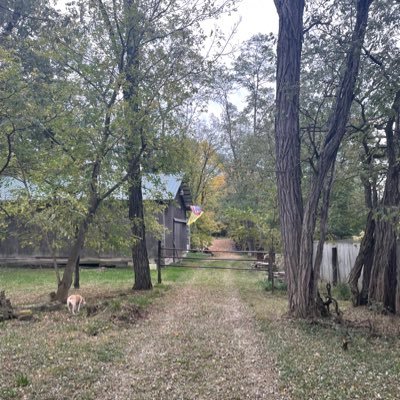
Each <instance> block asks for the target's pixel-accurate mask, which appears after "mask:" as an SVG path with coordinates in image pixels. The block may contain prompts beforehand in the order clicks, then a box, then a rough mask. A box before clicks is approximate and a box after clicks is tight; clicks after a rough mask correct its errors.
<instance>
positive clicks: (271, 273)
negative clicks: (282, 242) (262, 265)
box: [268, 261, 275, 293]
mask: <svg viewBox="0 0 400 400" xmlns="http://www.w3.org/2000/svg"><path fill="white" fill-rule="evenodd" d="M273 268H274V267H273V264H272V262H271V261H270V262H269V263H268V280H269V281H270V282H271V292H272V293H274V290H275V282H274V269H273Z"/></svg>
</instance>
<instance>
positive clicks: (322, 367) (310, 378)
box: [237, 275, 400, 400]
mask: <svg viewBox="0 0 400 400" xmlns="http://www.w3.org/2000/svg"><path fill="white" fill-rule="evenodd" d="M256 281H257V277H243V276H239V275H238V276H237V282H238V286H239V287H240V290H241V294H242V297H243V299H244V300H245V301H246V302H247V304H249V305H250V307H251V309H252V312H253V313H254V315H255V317H256V319H257V321H258V323H259V326H260V329H261V330H262V332H263V333H264V337H265V340H266V343H267V347H268V349H270V351H271V352H272V354H273V355H274V356H275V359H276V363H277V367H278V371H279V376H280V385H281V388H282V390H284V391H285V390H286V391H287V392H288V393H290V394H291V396H292V398H293V399H295V400H296V399H298V400H303V399H318V400H353V399H374V400H375V399H385V400H395V399H399V393H400V383H399V380H398V375H399V371H400V338H399V336H398V335H392V336H388V337H384V336H383V337H374V335H371V334H370V333H369V332H368V330H358V331H357V330H355V329H351V328H350V329H348V330H347V329H346V328H344V327H343V326H342V325H335V324H333V325H332V326H330V327H327V326H326V325H321V324H316V323H313V322H307V321H296V320H293V319H290V318H288V317H287V316H286V310H287V298H286V296H285V295H284V294H282V293H279V292H275V293H274V294H271V293H270V292H266V291H265V290H264V287H263V286H264V285H263V282H260V281H259V282H258V284H257V282H256ZM340 305H341V308H342V309H346V308H348V309H350V305H349V304H348V303H346V302H340ZM352 312H354V310H352ZM368 316H369V318H371V319H373V318H374V316H373V315H371V314H368ZM345 317H346V313H345ZM397 324H398V325H399V321H398V322H397ZM345 338H346V339H347V340H349V344H348V350H347V351H344V350H343V348H342V343H343V339H345Z"/></svg>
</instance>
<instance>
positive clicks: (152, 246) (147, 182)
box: [0, 174, 192, 265]
mask: <svg viewBox="0 0 400 400" xmlns="http://www.w3.org/2000/svg"><path fill="white" fill-rule="evenodd" d="M23 190H26V188H25V185H24V184H23V183H22V182H21V181H19V180H17V179H15V178H12V177H1V178H0V203H1V202H4V201H12V200H15V198H16V193H17V192H18V191H23ZM33 191H34V188H33ZM113 197H114V199H117V200H121V201H126V199H127V196H126V195H125V194H124V193H123V192H122V191H121V192H120V193H115V195H114V196H113ZM143 199H144V201H156V202H158V203H159V204H162V205H164V206H165V208H164V211H163V212H161V213H160V214H159V215H158V216H157V219H158V222H159V223H160V224H161V225H162V227H163V234H162V237H161V242H162V246H163V247H165V248H167V249H170V250H167V253H166V256H167V257H170V258H171V259H172V258H173V256H174V255H180V252H181V250H185V249H188V248H189V244H190V230H189V227H188V226H187V224H186V222H187V213H188V212H189V211H190V205H191V202H192V197H191V193H190V189H189V187H188V185H187V184H186V183H185V182H184V181H183V179H182V177H181V176H179V175H165V174H149V175H146V176H144V178H143ZM16 227H17V224H16V223H15V222H14V223H13V222H12V221H11V222H10V223H9V227H8V229H9V232H6V233H7V234H6V235H5V237H3V239H2V238H1V237H0V265H5V264H15V263H21V264H23V263H24V260H29V264H34V263H35V262H34V261H35V260H37V261H38V262H37V263H42V264H43V263H44V261H45V260H46V259H49V261H50V256H51V254H50V250H49V249H48V247H47V245H46V243H41V244H40V245H39V246H36V247H29V246H22V245H21V243H19V240H18V234H17V228H16ZM3 236H4V235H3ZM159 239H160V238H159V237H157V238H155V237H153V236H152V235H151V234H147V237H146V246H147V251H148V255H149V258H150V259H153V260H154V259H156V257H157V250H158V240H159ZM68 253H69V252H68V246H66V247H65V249H63V250H60V252H59V254H58V257H59V258H63V259H65V258H66V257H67V256H68ZM111 258H112V259H113V260H117V259H121V260H124V262H125V263H126V262H127V261H129V259H130V257H127V255H126V254H118V253H117V254H116V253H113V254H99V253H96V252H95V251H93V250H92V249H90V248H88V247H85V248H84V250H83V257H82V258H81V263H83V264H84V263H86V262H88V260H89V259H90V263H91V264H96V259H98V260H99V263H101V264H104V263H107V260H108V259H111ZM64 261H65V260H62V261H61V263H63V262H64Z"/></svg>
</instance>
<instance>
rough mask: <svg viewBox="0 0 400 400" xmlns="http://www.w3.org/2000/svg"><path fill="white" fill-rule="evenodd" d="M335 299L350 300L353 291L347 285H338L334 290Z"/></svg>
mask: <svg viewBox="0 0 400 400" xmlns="http://www.w3.org/2000/svg"><path fill="white" fill-rule="evenodd" d="M332 295H333V297H334V298H335V299H337V300H346V301H347V300H350V299H351V290H350V286H349V285H348V284H347V283H338V284H337V285H336V287H334V288H333V293H332Z"/></svg>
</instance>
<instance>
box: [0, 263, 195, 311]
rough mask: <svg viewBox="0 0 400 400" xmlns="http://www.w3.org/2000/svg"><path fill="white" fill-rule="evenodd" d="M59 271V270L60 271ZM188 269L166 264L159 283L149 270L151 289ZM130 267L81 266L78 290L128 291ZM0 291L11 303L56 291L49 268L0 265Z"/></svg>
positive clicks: (43, 297) (181, 278)
mask: <svg viewBox="0 0 400 400" xmlns="http://www.w3.org/2000/svg"><path fill="white" fill-rule="evenodd" d="M61 273H62V270H61ZM191 274H193V271H192V270H188V269H182V268H174V267H168V268H165V269H163V270H162V281H163V284H162V285H161V286H160V285H158V284H157V271H154V270H151V278H152V282H153V285H154V287H155V288H157V287H158V286H160V288H161V289H166V288H168V285H169V284H170V283H172V282H179V281H184V280H186V279H188V278H189V277H190V276H191ZM133 280H134V277H133V270H132V268H108V269H82V270H81V274H80V283H81V289H80V291H81V292H82V293H85V292H89V293H91V292H95V291H97V290H101V291H103V292H104V293H108V292H111V293H112V292H114V291H129V290H130V289H131V288H132V286H133ZM0 290H5V291H6V296H7V297H8V298H10V299H11V301H12V303H13V304H17V305H18V304H29V303H40V302H45V301H47V299H48V294H49V293H50V292H52V291H55V290H56V277H55V272H54V270H53V269H51V268H46V269H44V268H43V269H32V268H8V267H0Z"/></svg>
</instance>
